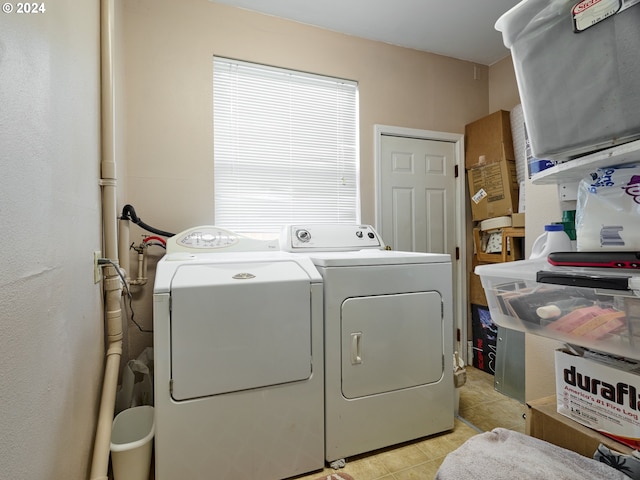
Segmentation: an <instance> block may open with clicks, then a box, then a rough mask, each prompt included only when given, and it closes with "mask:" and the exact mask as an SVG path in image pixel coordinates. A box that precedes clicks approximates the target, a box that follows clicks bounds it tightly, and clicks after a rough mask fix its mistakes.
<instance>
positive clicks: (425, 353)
mask: <svg viewBox="0 0 640 480" xmlns="http://www.w3.org/2000/svg"><path fill="white" fill-rule="evenodd" d="M443 330H444V329H443V317H442V297H441V296H440V294H439V293H438V292H419V293H405V294H394V295H377V296H370V297H357V298H348V299H346V300H345V301H344V302H343V304H342V347H341V348H342V393H343V395H344V396H345V397H346V398H358V397H364V396H367V395H374V394H380V393H385V392H391V391H395V390H400V389H403V388H410V387H414V386H417V385H425V384H429V383H434V382H438V381H439V380H440V379H441V378H442V375H443V370H444V366H443V365H444V359H443V346H444V338H443Z"/></svg>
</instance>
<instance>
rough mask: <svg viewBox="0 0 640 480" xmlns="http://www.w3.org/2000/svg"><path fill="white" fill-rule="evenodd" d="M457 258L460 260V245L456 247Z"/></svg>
mask: <svg viewBox="0 0 640 480" xmlns="http://www.w3.org/2000/svg"><path fill="white" fill-rule="evenodd" d="M456 260H460V247H456Z"/></svg>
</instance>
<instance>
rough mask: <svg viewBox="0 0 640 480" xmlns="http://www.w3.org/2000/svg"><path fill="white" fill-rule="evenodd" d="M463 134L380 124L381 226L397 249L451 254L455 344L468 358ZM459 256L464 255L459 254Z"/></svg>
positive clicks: (377, 136) (378, 201)
mask: <svg viewBox="0 0 640 480" xmlns="http://www.w3.org/2000/svg"><path fill="white" fill-rule="evenodd" d="M463 138H464V137H463V135H459V134H450V133H444V132H432V131H427V130H416V129H409V128H401V127H392V126H383V125H376V126H375V141H376V229H377V230H378V232H379V233H380V235H381V236H382V239H383V241H384V242H385V244H387V245H389V246H391V248H393V250H404V251H416V252H430V253H448V254H450V255H451V260H452V266H453V272H452V273H453V297H454V305H453V311H454V332H456V330H457V331H458V332H459V334H458V333H457V332H456V334H455V337H456V338H454V339H453V342H454V349H456V350H459V351H460V352H461V354H462V355H463V357H466V347H465V343H464V342H466V338H467V310H466V302H465V301H464V299H465V298H466V292H467V288H466V276H467V272H466V257H465V255H464V253H461V254H460V255H459V256H457V255H456V248H458V249H459V252H465V251H466V237H465V223H464V222H465V184H464V170H462V172H463V174H462V175H458V176H457V177H456V165H464V143H463ZM457 257H458V258H457ZM458 335H459V338H460V340H461V341H460V343H458V342H457V337H458Z"/></svg>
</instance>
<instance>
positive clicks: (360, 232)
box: [356, 230, 363, 238]
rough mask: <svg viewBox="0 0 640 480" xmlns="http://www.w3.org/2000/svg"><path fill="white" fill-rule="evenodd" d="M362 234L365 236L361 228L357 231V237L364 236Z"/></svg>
mask: <svg viewBox="0 0 640 480" xmlns="http://www.w3.org/2000/svg"><path fill="white" fill-rule="evenodd" d="M362 236H363V233H362V231H361V230H358V231H357V232H356V237H358V238H362Z"/></svg>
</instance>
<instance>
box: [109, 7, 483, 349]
mask: <svg viewBox="0 0 640 480" xmlns="http://www.w3.org/2000/svg"><path fill="white" fill-rule="evenodd" d="M121 6H122V9H123V42H122V43H123V48H124V70H125V71H124V74H123V78H124V81H123V83H122V85H120V86H119V87H120V94H121V95H123V96H124V99H125V100H124V108H123V109H122V110H121V111H120V114H119V115H120V117H119V118H121V119H122V120H123V122H124V123H125V124H126V129H125V133H124V138H123V139H121V140H122V141H123V142H124V152H123V153H124V156H125V157H126V158H125V159H124V161H125V163H126V165H127V167H126V185H127V187H126V197H125V199H124V200H123V201H124V202H126V203H130V204H132V205H133V206H134V207H135V208H136V211H137V213H138V215H139V216H140V217H141V218H142V219H143V220H144V221H145V222H146V223H147V224H149V225H152V226H154V227H157V228H161V229H163V230H168V231H173V232H179V231H181V230H183V229H186V228H188V227H192V226H195V225H202V224H211V223H214V221H215V219H214V218H213V212H214V205H213V198H214V193H213V158H212V156H213V139H212V137H213V133H212V132H213V120H212V117H213V106H212V104H213V93H212V75H213V66H212V57H213V56H214V55H220V56H227V57H231V58H236V59H240V60H245V61H252V62H259V63H264V64H269V65H274V66H278V67H285V68H291V69H297V70H303V71H309V72H313V73H318V74H323V75H330V76H336V77H342V78H347V79H351V80H356V81H357V82H358V85H359V101H360V159H361V163H360V177H361V180H360V185H361V197H362V222H364V223H374V220H375V219H374V151H373V145H374V139H373V131H374V125H375V124H384V125H393V126H400V127H409V128H416V129H424V130H435V131H443V132H451V133H464V126H465V124H467V123H469V122H471V121H473V120H475V119H477V118H480V117H482V116H484V115H486V114H488V113H489V97H488V82H489V73H488V71H489V69H488V67H486V66H480V65H478V66H476V65H474V64H473V63H470V62H465V61H460V60H455V59H452V58H448V57H443V56H439V55H433V54H429V53H424V52H419V51H416V50H411V49H406V48H400V47H396V46H391V45H388V44H383V43H379V42H372V41H368V40H363V39H358V38H355V37H349V36H346V35H342V34H338V33H334V32H330V31H327V30H322V29H319V28H315V27H311V26H308V25H303V24H300V23H295V22H291V21H286V20H282V19H278V18H275V17H270V16H265V15H261V14H257V13H252V12H249V11H246V10H241V9H237V8H232V7H227V6H223V5H218V4H213V3H210V2H208V1H207V0H181V1H176V0H137V1H135V2H132V1H126V2H124V3H122V4H121ZM474 67H476V70H477V73H478V74H477V75H476V77H477V79H474ZM131 230H132V241H139V240H140V234H142V233H143V232H142V231H141V230H140V229H139V228H137V227H132V229H131ZM151 281H152V278H151ZM150 289H151V287H147V289H146V290H150ZM134 295H136V296H137V297H136V298H140V301H138V302H135V303H134V308H135V309H136V318H138V319H140V320H142V321H144V322H145V327H146V328H150V327H151V324H150V318H151V313H150V309H151V301H150V297H149V294H148V293H147V292H146V291H145V292H144V293H142V294H141V293H135V294H134ZM130 332H131V335H132V337H133V338H134V342H136V340H135V339H136V338H139V339H140V342H144V341H145V340H143V339H144V338H145V335H144V334H140V333H138V332H136V331H134V330H133V329H132V328H131V325H130ZM142 346H143V345H142V344H140V345H139V346H138V347H132V352H131V353H132V354H133V355H135V354H136V352H137V351H139V350H140V348H141V347H142Z"/></svg>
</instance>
